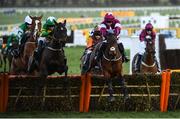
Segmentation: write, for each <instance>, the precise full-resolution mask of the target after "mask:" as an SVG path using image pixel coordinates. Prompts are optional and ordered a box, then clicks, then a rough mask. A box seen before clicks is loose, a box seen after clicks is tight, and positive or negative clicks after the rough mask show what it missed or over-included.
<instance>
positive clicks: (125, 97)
mask: <svg viewBox="0 0 180 119" xmlns="http://www.w3.org/2000/svg"><path fill="white" fill-rule="evenodd" d="M119 79H120V85H121V86H122V93H123V95H124V99H125V100H126V99H128V98H129V96H128V90H127V87H126V85H125V79H124V78H123V77H122V76H120V78H119Z"/></svg>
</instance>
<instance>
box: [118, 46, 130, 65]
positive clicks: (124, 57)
mask: <svg viewBox="0 0 180 119" xmlns="http://www.w3.org/2000/svg"><path fill="white" fill-rule="evenodd" d="M118 48H119V51H120V52H121V54H122V61H123V62H128V61H129V59H128V58H127V57H126V55H125V50H124V46H123V44H122V43H119V44H118Z"/></svg>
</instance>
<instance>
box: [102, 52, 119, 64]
mask: <svg viewBox="0 0 180 119" xmlns="http://www.w3.org/2000/svg"><path fill="white" fill-rule="evenodd" d="M103 57H104V59H105V60H107V61H112V62H116V61H118V60H121V59H122V56H120V57H118V58H114V59H109V58H107V57H106V56H105V55H104V53H103Z"/></svg>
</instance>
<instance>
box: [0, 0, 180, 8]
mask: <svg viewBox="0 0 180 119" xmlns="http://www.w3.org/2000/svg"><path fill="white" fill-rule="evenodd" d="M178 4H180V0H28V1H27V0H0V7H118V6H144V5H146V6H149V5H178Z"/></svg>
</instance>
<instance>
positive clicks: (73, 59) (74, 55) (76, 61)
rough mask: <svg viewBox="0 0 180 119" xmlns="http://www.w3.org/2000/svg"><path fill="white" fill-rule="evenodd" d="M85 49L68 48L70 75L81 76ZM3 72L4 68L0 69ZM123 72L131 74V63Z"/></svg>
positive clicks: (66, 49)
mask: <svg viewBox="0 0 180 119" xmlns="http://www.w3.org/2000/svg"><path fill="white" fill-rule="evenodd" d="M84 49H85V47H80V46H78V47H66V48H65V55H66V57H67V60H68V61H67V63H68V67H69V70H68V74H80V72H81V71H80V58H81V56H82V54H83V52H84ZM126 52H127V56H129V50H127V51H126ZM0 71H1V72H2V71H3V68H0ZM123 72H124V73H125V74H127V73H129V63H124V64H123Z"/></svg>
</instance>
